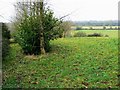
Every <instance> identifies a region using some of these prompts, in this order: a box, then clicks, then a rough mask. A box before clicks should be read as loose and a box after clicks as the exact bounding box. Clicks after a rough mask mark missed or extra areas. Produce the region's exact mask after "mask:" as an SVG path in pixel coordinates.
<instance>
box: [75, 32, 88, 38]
mask: <svg viewBox="0 0 120 90" xmlns="http://www.w3.org/2000/svg"><path fill="white" fill-rule="evenodd" d="M86 36H87V35H86V33H84V32H77V33H75V34H74V37H86Z"/></svg>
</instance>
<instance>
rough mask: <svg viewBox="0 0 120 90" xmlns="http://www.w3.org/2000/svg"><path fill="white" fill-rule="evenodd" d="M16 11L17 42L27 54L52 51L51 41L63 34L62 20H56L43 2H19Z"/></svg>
mask: <svg viewBox="0 0 120 90" xmlns="http://www.w3.org/2000/svg"><path fill="white" fill-rule="evenodd" d="M16 11H17V17H16V22H15V28H16V30H17V35H16V37H17V42H18V43H19V44H20V46H21V47H22V49H23V51H24V53H26V54H39V53H41V54H45V52H47V51H49V50H50V44H49V41H50V40H54V39H56V38H58V37H59V36H60V35H61V33H63V30H62V29H61V28H60V24H61V23H62V20H59V19H57V18H55V17H54V16H53V14H54V13H53V12H52V11H51V10H50V9H49V8H45V7H44V3H43V2H19V3H17V6H16Z"/></svg>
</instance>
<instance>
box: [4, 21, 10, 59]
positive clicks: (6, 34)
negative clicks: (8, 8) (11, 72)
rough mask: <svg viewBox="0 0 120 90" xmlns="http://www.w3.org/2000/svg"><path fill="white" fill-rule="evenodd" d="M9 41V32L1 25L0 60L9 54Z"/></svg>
mask: <svg viewBox="0 0 120 90" xmlns="http://www.w3.org/2000/svg"><path fill="white" fill-rule="evenodd" d="M9 39H10V31H9V30H8V28H7V26H6V25H5V24H4V23H2V58H3V59H4V58H5V56H6V55H7V54H8V52H9V44H10V42H9Z"/></svg>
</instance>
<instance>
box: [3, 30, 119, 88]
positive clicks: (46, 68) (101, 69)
mask: <svg viewBox="0 0 120 90" xmlns="http://www.w3.org/2000/svg"><path fill="white" fill-rule="evenodd" d="M81 31H82V32H86V33H87V34H89V33H94V32H99V33H103V34H107V35H109V37H82V38H81V37H76V38H74V37H72V38H60V39H57V40H54V41H51V42H50V44H51V52H49V53H47V54H46V55H42V56H39V55H38V56H34V55H32V56H26V55H23V54H22V52H21V51H22V50H21V48H20V46H19V45H18V44H11V45H10V46H11V50H10V54H9V55H8V57H7V58H6V61H4V62H3V88H19V87H21V88H75V87H76V88H118V86H119V85H118V76H119V75H120V73H118V39H117V31H109V30H108V31H103V30H99V31H96V30H95V31H93V30H88V31H85V30H81ZM76 32H79V31H74V32H73V33H76Z"/></svg>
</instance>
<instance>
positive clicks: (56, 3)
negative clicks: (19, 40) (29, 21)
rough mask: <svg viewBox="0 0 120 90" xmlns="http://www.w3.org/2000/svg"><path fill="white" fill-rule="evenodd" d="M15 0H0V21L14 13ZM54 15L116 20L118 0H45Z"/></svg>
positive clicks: (73, 19)
mask: <svg viewBox="0 0 120 90" xmlns="http://www.w3.org/2000/svg"><path fill="white" fill-rule="evenodd" d="M15 1H16V0H9V1H8V0H0V15H2V16H3V17H4V18H3V17H2V16H0V22H1V21H2V22H3V21H4V22H8V21H9V20H10V19H11V18H12V17H13V15H14V6H13V4H14V2H15ZM47 1H48V5H49V6H50V7H51V9H52V10H53V11H54V12H55V16H57V17H62V16H64V15H67V14H70V15H69V16H68V17H66V20H72V21H86V20H87V21H89V20H117V19H118V1H119V0H47Z"/></svg>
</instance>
